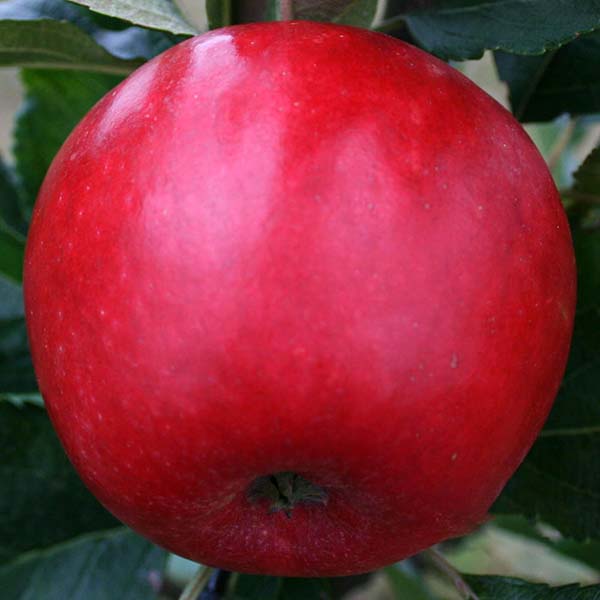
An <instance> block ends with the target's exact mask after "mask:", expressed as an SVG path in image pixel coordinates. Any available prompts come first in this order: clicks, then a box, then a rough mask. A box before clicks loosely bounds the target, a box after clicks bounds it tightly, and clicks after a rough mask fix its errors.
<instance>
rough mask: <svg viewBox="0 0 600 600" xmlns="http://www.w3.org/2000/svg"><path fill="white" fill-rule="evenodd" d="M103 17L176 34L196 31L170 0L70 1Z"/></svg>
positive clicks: (194, 32)
mask: <svg viewBox="0 0 600 600" xmlns="http://www.w3.org/2000/svg"><path fill="white" fill-rule="evenodd" d="M70 1H71V2H74V3H75V4H81V5H83V6H87V7H88V8H91V9H92V10H94V11H96V12H99V13H101V14H103V15H109V16H111V17H116V18H118V19H123V20H125V21H129V22H131V23H135V24H136V25H141V26H142V27H150V28H152V29H161V30H163V31H169V32H171V33H176V34H184V35H195V34H197V33H198V31H197V30H196V29H195V28H194V27H193V26H192V25H191V24H190V23H188V22H187V21H186V20H185V19H184V17H183V15H182V14H181V13H180V12H179V10H178V9H177V7H176V6H175V4H174V3H173V2H171V1H170V0H70Z"/></svg>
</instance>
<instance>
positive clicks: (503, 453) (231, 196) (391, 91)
mask: <svg viewBox="0 0 600 600" xmlns="http://www.w3.org/2000/svg"><path fill="white" fill-rule="evenodd" d="M574 291H575V274H574V261H573V253H572V247H571V241H570V236H569V230H568V225H567V222H566V219H565V216H564V214H563V211H562V208H561V205H560V202H559V199H558V195H557V192H556V189H555V187H554V185H553V183H552V180H551V177H550V175H549V173H548V170H547V168H546V166H545V164H544V162H543V160H542V158H541V157H540V156H539V155H538V153H537V151H536V150H535V148H534V146H533V145H532V143H531V142H530V140H529V139H528V138H527V136H526V134H525V133H524V132H523V130H522V129H521V127H520V126H519V125H518V123H517V122H515V121H514V120H513V118H512V117H511V116H510V115H509V114H508V113H507V112H506V111H505V110H504V109H502V108H501V107H499V106H498V105H497V104H496V103H495V102H494V101H493V100H491V99H490V98H489V97H488V96H486V95H485V94H484V93H482V92H481V91H479V90H478V89H477V88H476V87H475V86H474V85H473V84H471V83H470V82H469V81H467V80H466V79H465V78H464V77H463V76H462V75H460V74H459V73H457V72H456V71H454V70H453V69H452V68H450V67H448V66H446V65H445V64H443V63H442V62H440V61H438V60H436V59H434V58H432V57H430V56H428V55H427V54H425V53H423V52H420V51H418V50H416V49H414V48H412V47H410V46H407V45H406V44H403V43H401V42H399V41H397V40H394V39H392V38H389V37H385V36H382V35H379V34H374V33H370V32H367V31H363V30H358V29H352V28H345V27H338V26H332V25H324V24H315V23H308V22H299V23H269V24H260V25H247V26H242V27H236V28H230V29H223V30H220V31H216V32H214V33H210V34H208V35H205V36H202V37H199V38H196V39H192V40H189V41H187V42H185V43H183V44H181V45H179V46H177V47H175V48H174V49H172V50H169V51H168V52H166V53H165V54H163V55H161V56H160V57H158V58H156V59H155V60H153V61H151V62H150V63H149V64H147V65H146V66H144V67H142V68H141V69H140V70H138V71H137V72H136V73H135V74H133V75H132V76H131V77H130V78H129V79H128V80H127V81H126V82H125V83H124V84H122V85H121V86H119V87H118V88H117V89H116V90H115V91H114V92H112V93H111V94H109V95H108V96H106V97H105V98H104V99H103V100H102V101H101V102H100V103H99V104H98V105H97V106H96V107H95V108H94V109H93V110H92V111H91V112H90V114H89V115H88V116H87V117H86V118H85V119H84V120H83V121H82V123H81V124H80V125H79V126H78V127H77V129H76V130H75V132H74V133H73V134H72V135H71V137H70V138H69V140H68V141H67V142H66V144H65V145H64V147H63V148H62V150H61V151H60V153H59V155H58V156H57V158H56V160H55V161H54V164H53V165H52V168H51V169H50V172H49V174H48V176H47V178H46V181H45V183H44V186H43V189H42V191H41V193H40V197H39V200H38V203H37V206H36V210H35V215H34V219H33V223H32V226H31V235H30V239H29V243H28V248H27V257H26V265H25V294H26V309H27V318H28V327H29V334H30V339H31V347H32V352H33V357H34V363H35V367H36V371H37V375H38V378H39V382H40V388H41V390H42V393H43V395H44V397H45V399H46V402H47V405H48V410H49V412H50V415H51V418H52V420H53V422H54V424H55V426H56V429H57V431H58V433H59V435H60V437H61V440H62V442H63V444H64V446H65V448H66V450H67V452H68V454H69V456H70V457H71V460H72V461H73V463H74V464H75V467H76V468H77V470H78V471H79V473H80V474H81V477H82V478H83V480H84V481H85V482H86V483H87V485H88V486H89V487H90V489H91V490H92V491H93V492H94V493H95V494H96V496H97V497H98V498H99V499H100V500H101V501H102V502H103V503H104V504H105V505H106V507H107V508H108V509H109V510H111V511H112V512H113V513H114V514H115V515H117V517H119V518H120V519H122V520H123V521H124V522H126V523H128V524H129V525H131V526H132V527H133V528H134V529H136V530H138V531H139V532H141V533H142V534H144V535H146V536H148V537H149V538H151V539H153V540H155V541H156V542H157V543H159V544H161V545H163V546H165V547H167V548H169V549H170V550H172V551H174V552H177V553H178V554H181V555H183V556H187V557H189V558H192V559H195V560H197V561H200V562H202V563H205V564H209V565H217V566H220V567H223V568H227V569H232V570H236V571H246V572H263V573H270V574H283V575H343V574H349V573H355V572H360V571H366V570H370V569H373V568H376V567H379V566H381V565H383V564H386V563H390V562H392V561H395V560H398V559H400V558H403V557H405V556H408V555H410V554H413V553H415V552H417V551H419V550H421V549H422V548H425V547H427V546H428V545H430V544H433V543H435V542H438V541H440V540H442V539H445V538H448V537H451V536H457V535H461V534H464V533H466V532H468V531H469V530H470V529H472V528H473V527H474V526H476V525H477V524H478V523H481V522H482V521H483V520H485V519H486V514H487V510H488V508H489V507H490V505H491V503H492V502H493V500H494V498H495V497H496V496H497V495H498V493H499V492H500V490H501V488H502V486H503V485H504V483H505V482H506V481H507V479H508V478H509V476H510V475H511V473H512V472H513V471H514V470H515V468H516V467H517V465H518V464H519V462H520V461H521V460H522V459H523V457H524V455H525V453H526V451H527V450H528V448H529V447H530V445H531V444H532V442H533V440H534V438H535V436H536V434H537V432H538V430H539V429H540V427H541V426H542V423H543V421H544V419H545V417H546V415H547V413H548V411H549V409H550V406H551V403H552V400H553V397H554V395H555V393H556V390H557V387H558V385H559V381H560V379H561V375H562V372H563V368H564V365H565V360H566V357H567V351H568V345H569V339H570V335H571V328H572V320H573V312H574Z"/></svg>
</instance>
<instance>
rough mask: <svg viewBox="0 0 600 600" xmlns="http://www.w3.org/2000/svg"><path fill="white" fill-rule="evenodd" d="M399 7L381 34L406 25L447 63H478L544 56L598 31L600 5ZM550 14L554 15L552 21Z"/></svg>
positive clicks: (468, 1) (530, 0)
mask: <svg viewBox="0 0 600 600" xmlns="http://www.w3.org/2000/svg"><path fill="white" fill-rule="evenodd" d="M405 4H406V3H400V7H401V8H402V14H400V15H398V14H397V13H395V12H393V11H392V12H390V11H388V15H390V18H388V19H387V20H386V21H384V22H383V23H382V25H381V26H380V27H379V29H381V30H383V31H393V30H395V29H396V28H397V27H399V25H400V23H402V22H406V24H407V25H408V27H409V29H410V31H411V33H412V34H413V36H414V37H415V38H416V39H417V40H418V42H419V43H420V44H421V45H422V46H423V47H424V48H425V49H426V50H428V51H430V52H432V53H434V54H437V55H438V56H440V57H442V58H446V59H457V60H463V59H467V58H479V57H481V55H482V54H483V52H484V50H486V49H489V50H505V51H507V52H512V53H516V54H542V53H543V52H545V51H548V50H552V49H556V48H558V47H560V46H562V45H563V44H566V43H567V42H569V41H571V40H573V39H575V38H576V37H578V36H579V35H581V34H582V33H586V32H590V31H594V30H595V29H598V28H600V0H578V1H577V2H573V1H572V0H439V1H437V2H409V3H408V5H409V8H406V6H405ZM549 15H556V17H552V18H550V17H549Z"/></svg>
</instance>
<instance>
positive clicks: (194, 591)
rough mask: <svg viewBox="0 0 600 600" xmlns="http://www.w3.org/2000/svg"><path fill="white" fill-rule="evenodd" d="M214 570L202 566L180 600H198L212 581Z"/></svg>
mask: <svg viewBox="0 0 600 600" xmlns="http://www.w3.org/2000/svg"><path fill="white" fill-rule="evenodd" d="M213 571H214V569H211V568H209V567H204V566H201V567H200V568H199V569H198V571H197V572H196V574H195V575H194V577H193V578H192V579H191V581H190V582H189V583H188V584H187V585H186V586H185V589H184V590H183V592H181V596H179V600H196V599H197V598H198V596H199V595H200V593H201V592H202V590H203V589H204V588H205V587H206V585H207V584H208V582H209V580H210V576H211V575H212V573H213Z"/></svg>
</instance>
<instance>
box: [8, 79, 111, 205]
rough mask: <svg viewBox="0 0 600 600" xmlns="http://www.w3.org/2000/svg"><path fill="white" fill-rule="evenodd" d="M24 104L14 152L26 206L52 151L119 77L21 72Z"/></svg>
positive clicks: (40, 181) (37, 185)
mask: <svg viewBox="0 0 600 600" xmlns="http://www.w3.org/2000/svg"><path fill="white" fill-rule="evenodd" d="M22 77H23V84H24V87H25V104H24V106H23V108H22V110H21V112H20V115H19V118H18V120H17V124H16V129H15V148H14V153H15V157H16V163H17V174H18V176H19V178H20V181H21V184H22V187H23V190H24V195H25V200H26V204H27V209H28V216H29V213H30V211H31V208H32V206H33V203H34V201H35V198H36V196H37V193H38V190H39V187H40V185H41V183H42V181H43V179H44V176H45V174H46V171H47V170H48V167H49V166H50V163H51V162H52V159H53V158H54V156H55V154H56V153H57V152H58V150H59V148H60V147H61V145H62V144H63V142H64V141H65V139H66V138H67V136H68V135H69V133H70V132H71V130H72V129H73V128H74V127H75V125H77V123H78V122H79V121H80V120H81V119H82V118H83V116H84V115H85V114H86V113H87V112H88V111H89V109H90V108H91V107H92V106H93V105H94V104H95V103H96V102H97V101H98V100H99V99H100V98H101V97H102V96H104V94H106V93H107V92H108V91H109V90H111V89H112V88H113V87H114V86H115V85H117V84H118V83H119V82H120V81H121V79H120V78H118V77H114V76H112V75H101V74H98V73H83V72H68V71H34V70H26V71H24V72H23V76H22Z"/></svg>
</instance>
